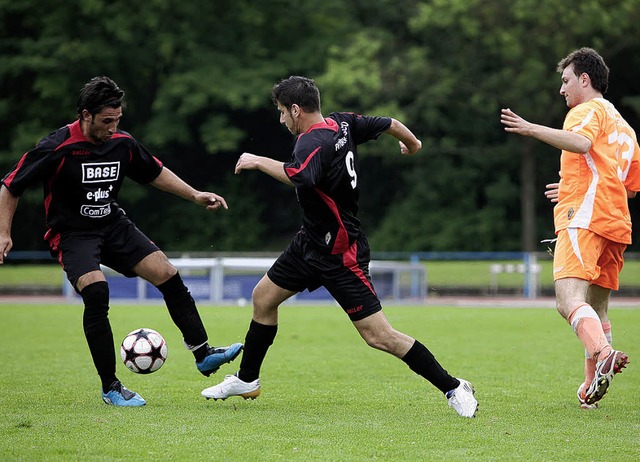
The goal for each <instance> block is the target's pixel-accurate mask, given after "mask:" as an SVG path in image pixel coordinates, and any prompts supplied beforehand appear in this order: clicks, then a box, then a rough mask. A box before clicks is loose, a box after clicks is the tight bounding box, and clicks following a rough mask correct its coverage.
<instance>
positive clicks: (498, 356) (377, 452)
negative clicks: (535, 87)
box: [0, 304, 640, 461]
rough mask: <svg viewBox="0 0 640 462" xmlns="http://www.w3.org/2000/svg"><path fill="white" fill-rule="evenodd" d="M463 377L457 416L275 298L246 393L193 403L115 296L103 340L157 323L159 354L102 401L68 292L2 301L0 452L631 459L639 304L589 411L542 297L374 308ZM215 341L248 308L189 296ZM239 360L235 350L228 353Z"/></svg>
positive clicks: (172, 354) (185, 373)
mask: <svg viewBox="0 0 640 462" xmlns="http://www.w3.org/2000/svg"><path fill="white" fill-rule="evenodd" d="M385 312H386V313H387V316H388V317H389V319H390V321H391V323H392V324H393V325H394V327H396V328H397V329H399V330H401V331H404V332H405V333H407V334H409V335H412V336H414V337H416V338H418V339H420V340H421V341H422V342H423V343H425V344H426V345H427V346H428V347H429V348H430V349H431V350H432V352H433V353H434V354H435V355H436V357H437V358H438V359H439V360H440V362H441V363H442V364H443V365H444V367H445V368H446V369H448V370H449V372H450V373H452V374H453V375H456V376H461V377H464V378H466V379H468V380H470V381H472V382H473V384H474V385H475V387H476V391H477V392H476V397H477V398H478V400H479V402H480V411H479V413H478V416H477V417H476V418H475V419H463V418H461V417H459V416H458V415H457V414H456V413H455V411H453V409H450V408H448V407H447V404H446V400H445V399H444V397H443V396H442V394H440V393H439V392H438V391H437V390H436V389H435V388H434V387H433V386H431V385H430V384H429V383H428V382H426V381H424V380H423V379H422V378H420V377H419V376H417V375H415V374H414V373H413V372H411V371H410V370H409V369H408V368H407V367H406V365H404V363H402V362H401V361H399V360H397V359H395V358H393V357H391V356H389V355H385V354H383V353H380V352H377V351H374V350H373V349H371V348H368V347H367V346H366V345H365V344H364V343H363V342H362V341H361V340H360V339H359V337H358V335H357V333H356V331H355V329H353V327H352V326H351V324H350V323H349V322H348V320H347V319H346V316H345V315H344V314H343V313H342V312H341V310H340V309H339V308H338V307H336V306H305V307H300V306H294V305H285V306H284V307H282V308H281V315H280V325H279V333H278V336H277V338H276V342H275V343H274V345H273V346H272V347H271V350H270V352H269V355H268V356H267V359H266V361H265V364H264V367H263V371H262V375H261V382H262V387H263V388H262V391H263V392H262V395H261V396H260V397H259V398H258V399H257V400H256V401H244V400H242V399H240V398H231V399H228V400H226V401H213V400H210V401H207V400H205V399H204V398H202V397H201V396H200V391H201V390H202V389H203V388H204V387H207V386H210V385H212V384H215V383H217V382H218V381H220V380H221V379H222V378H223V376H224V374H225V373H232V372H233V371H235V370H236V367H237V364H234V365H225V366H224V367H223V368H222V369H221V370H220V371H219V372H218V373H217V374H216V375H214V376H212V377H210V378H208V379H207V378H205V377H202V376H201V375H199V374H198V373H197V371H196V369H195V366H194V364H193V358H192V357H191V355H190V353H189V352H187V351H186V350H185V349H184V348H183V347H182V342H181V339H180V335H179V332H178V331H177V329H176V328H175V327H174V326H173V324H172V323H171V320H170V318H169V316H168V314H167V312H166V309H165V308H164V307H163V306H159V305H138V306H125V305H114V306H113V307H112V308H111V312H110V317H111V321H112V325H113V330H114V335H115V337H116V341H119V340H121V339H122V338H123V337H124V336H125V334H126V333H127V332H129V331H131V330H133V329H134V328H137V327H151V328H153V329H156V330H158V331H159V332H161V333H162V334H163V335H164V336H165V338H166V340H167V342H168V345H169V358H168V361H167V363H166V364H165V366H164V367H163V368H162V369H160V370H159V371H158V372H156V373H154V374H151V375H136V374H133V373H131V372H129V371H128V370H127V369H126V368H125V367H124V365H122V364H121V363H120V361H119V360H118V364H117V368H118V369H117V370H118V375H119V377H120V379H121V380H122V381H123V382H124V383H125V385H126V386H127V387H129V388H130V389H133V390H135V391H138V392H139V393H140V394H141V395H142V396H143V397H144V398H145V399H146V400H147V402H148V404H147V406H145V407H144V408H138V409H123V408H115V407H111V406H106V405H104V404H103V403H102V402H101V400H100V395H99V384H98V380H97V376H96V374H95V372H94V369H93V365H92V363H91V360H90V357H89V353H88V349H87V346H86V344H85V340H84V338H83V335H82V321H81V318H82V307H81V306H80V305H73V304H72V305H47V306H38V305H27V304H20V305H10V304H3V305H0V325H2V326H3V329H2V330H3V335H2V336H1V337H0V351H1V352H2V365H3V371H2V380H1V381H0V403H1V408H2V410H3V418H2V419H0V460H60V461H67V460H89V461H92V460H96V461H111V460H135V459H138V460H185V461H193V460H220V461H226V460H246V461H278V460H295V461H329V460H332V461H333V460H336V461H337V460H345V461H346V460H349V461H359V460H394V461H405V460H406V461H413V460H416V461H417V460H420V461H424V460H454V461H455V460H460V461H462V460H492V461H498V460H505V461H511V460H526V461H530V460H534V461H535V460H563V461H566V460H598V459H605V460H616V461H623V460H638V459H639V458H640V438H639V437H638V435H640V400H639V399H638V395H637V390H638V388H639V386H640V369H638V367H637V366H636V362H637V359H636V358H640V344H639V343H638V338H640V309H622V308H618V309H612V310H611V319H612V323H613V332H614V341H615V343H616V345H617V346H618V347H619V348H621V349H624V350H625V351H626V352H627V353H628V354H629V356H630V358H631V365H630V366H629V368H628V369H627V370H625V371H624V373H623V374H621V375H619V376H616V379H615V380H614V383H613V385H612V386H611V390H610V393H609V394H608V395H607V396H606V397H605V399H604V400H603V401H602V402H601V406H600V409H598V410H595V411H584V410H582V409H580V408H579V406H578V405H577V401H576V398H575V390H576V388H577V386H578V385H579V383H580V382H581V380H582V355H583V352H582V348H581V346H580V344H579V342H578V341H577V339H576V338H575V336H574V334H573V332H572V331H571V328H570V327H569V326H568V325H567V324H566V323H565V322H564V321H563V320H562V319H561V318H560V317H559V316H558V315H557V313H556V312H555V310H553V309H540V308H532V309H504V308H502V309H498V308H495V309H494V308H483V309H474V308H450V307H433V306H415V307H410V306H403V307H391V306H390V307H386V308H385ZM201 313H202V317H203V319H204V321H205V324H206V325H207V326H208V329H209V335H210V337H211V339H212V343H213V344H229V343H231V342H235V341H242V339H243V338H244V333H245V331H246V328H247V326H248V323H249V319H250V316H251V312H250V309H249V308H248V307H245V308H239V307H229V306H226V307H211V306H202V307H201ZM238 361H239V360H236V362H238Z"/></svg>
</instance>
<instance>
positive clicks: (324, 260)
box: [267, 231, 382, 321]
mask: <svg viewBox="0 0 640 462" xmlns="http://www.w3.org/2000/svg"><path fill="white" fill-rule="evenodd" d="M369 260H370V251H369V243H368V242H367V238H366V237H365V236H364V235H361V236H360V238H359V239H357V240H356V241H355V242H354V243H353V244H352V245H351V247H350V248H349V251H348V252H347V253H344V254H338V255H327V254H326V253H322V252H320V251H318V250H317V249H316V248H314V247H313V246H312V244H311V243H309V242H308V241H307V239H306V237H305V233H304V231H300V232H299V233H298V234H297V235H296V236H295V237H294V238H293V240H292V241H291V243H290V244H289V247H287V249H286V250H285V251H284V252H283V253H282V255H280V257H278V259H277V260H276V261H275V263H274V264H273V266H271V268H269V271H267V276H269V279H271V281H273V282H274V283H275V284H276V285H278V286H280V287H282V288H284V289H287V290H291V291H293V292H302V291H303V290H304V289H308V290H309V291H313V290H315V289H317V288H318V287H320V286H324V287H325V288H326V289H327V291H328V292H329V293H330V294H331V295H332V296H333V298H335V299H336V301H337V302H338V304H340V306H341V307H342V309H343V310H344V311H345V312H346V313H347V315H348V316H349V318H350V319H351V320H352V321H358V320H360V319H364V318H366V317H367V316H371V315H372V314H374V313H377V312H378V311H380V310H381V309H382V306H381V305H380V300H379V299H378V296H377V295H376V292H375V290H374V288H373V284H372V283H371V276H370V275H369Z"/></svg>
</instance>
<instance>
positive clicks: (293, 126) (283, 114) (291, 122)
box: [278, 101, 298, 135]
mask: <svg viewBox="0 0 640 462" xmlns="http://www.w3.org/2000/svg"><path fill="white" fill-rule="evenodd" d="M278 111H280V123H281V124H282V125H284V126H285V127H287V129H288V130H289V131H290V132H291V133H292V134H293V135H298V130H297V123H296V120H295V118H294V117H293V115H292V114H291V110H289V109H287V108H286V107H284V106H283V105H282V103H280V102H279V101H278Z"/></svg>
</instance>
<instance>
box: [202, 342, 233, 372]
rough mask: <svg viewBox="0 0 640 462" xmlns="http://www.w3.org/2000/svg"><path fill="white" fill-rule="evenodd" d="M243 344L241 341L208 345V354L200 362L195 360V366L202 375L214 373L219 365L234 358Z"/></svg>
mask: <svg viewBox="0 0 640 462" xmlns="http://www.w3.org/2000/svg"><path fill="white" fill-rule="evenodd" d="M243 346H244V345H243V344H242V343H234V344H233V345H230V346H228V347H217V348H212V347H209V355H208V356H206V357H205V358H204V359H203V360H202V361H200V362H197V361H196V367H197V368H198V370H199V371H200V373H201V374H202V375H205V376H207V377H209V376H210V375H211V374H215V372H216V371H217V370H218V369H220V366H222V365H223V364H226V363H230V362H231V361H233V360H234V359H236V358H237V357H238V355H239V354H240V352H241V351H242V347H243Z"/></svg>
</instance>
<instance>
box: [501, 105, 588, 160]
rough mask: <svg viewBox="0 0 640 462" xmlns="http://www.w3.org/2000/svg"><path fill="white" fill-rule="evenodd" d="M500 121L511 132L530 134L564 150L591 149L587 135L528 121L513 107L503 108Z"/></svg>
mask: <svg viewBox="0 0 640 462" xmlns="http://www.w3.org/2000/svg"><path fill="white" fill-rule="evenodd" d="M500 122H501V123H502V125H504V126H505V128H504V130H505V131H507V132H509V133H517V134H518V135H522V136H530V137H532V138H535V139H537V140H539V141H542V142H543V143H547V144H549V145H551V146H553V147H556V148H558V149H562V150H564V151H569V152H575V153H577V154H586V153H587V152H589V149H591V141H590V140H589V138H587V137H586V136H583V135H580V134H578V133H573V132H569V131H567V130H558V129H556V128H551V127H546V126H544V125H538V124H534V123H531V122H528V121H526V120H525V119H523V118H522V117H520V116H519V115H518V114H516V113H515V112H513V111H512V110H511V109H502V114H501V115H500Z"/></svg>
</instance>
